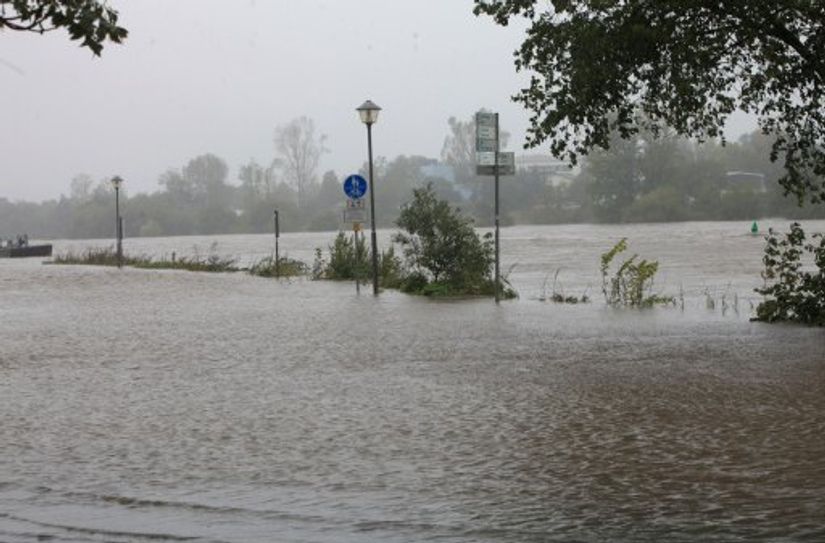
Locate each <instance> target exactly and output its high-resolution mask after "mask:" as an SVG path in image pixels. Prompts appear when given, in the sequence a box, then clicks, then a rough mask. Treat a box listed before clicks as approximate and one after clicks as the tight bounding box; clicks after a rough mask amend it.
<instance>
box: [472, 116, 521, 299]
mask: <svg viewBox="0 0 825 543" xmlns="http://www.w3.org/2000/svg"><path fill="white" fill-rule="evenodd" d="M499 143H500V139H499V126H498V113H486V112H482V111H480V112H478V113H476V173H477V174H478V175H492V176H494V177H495V228H496V234H495V241H496V263H495V270H496V271H495V279H494V281H495V284H494V285H493V288H494V289H495V295H496V303H498V302H499V300H501V273H500V269H501V268H500V261H501V258H500V249H499V246H500V244H499V197H498V184H499V183H498V180H499V176H501V175H515V173H516V164H515V155H514V154H513V153H502V152H499Z"/></svg>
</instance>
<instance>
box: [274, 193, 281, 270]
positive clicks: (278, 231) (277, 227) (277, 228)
mask: <svg viewBox="0 0 825 543" xmlns="http://www.w3.org/2000/svg"><path fill="white" fill-rule="evenodd" d="M279 237H281V226H280V225H279V224H278V210H277V209H276V210H275V277H280V276H281V268H280V265H281V264H280V263H281V259H280V258H279V256H278V238H279Z"/></svg>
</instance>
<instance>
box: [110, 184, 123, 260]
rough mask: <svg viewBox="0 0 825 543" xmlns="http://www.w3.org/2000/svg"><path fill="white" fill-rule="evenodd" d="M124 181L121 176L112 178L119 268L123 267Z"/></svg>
mask: <svg viewBox="0 0 825 543" xmlns="http://www.w3.org/2000/svg"><path fill="white" fill-rule="evenodd" d="M121 184H123V179H121V177H120V176H119V175H116V176H114V177H113V178H112V186H113V187H114V188H115V239H116V240H117V267H118V268H120V267H122V266H123V221H122V220H121V219H120V185H121Z"/></svg>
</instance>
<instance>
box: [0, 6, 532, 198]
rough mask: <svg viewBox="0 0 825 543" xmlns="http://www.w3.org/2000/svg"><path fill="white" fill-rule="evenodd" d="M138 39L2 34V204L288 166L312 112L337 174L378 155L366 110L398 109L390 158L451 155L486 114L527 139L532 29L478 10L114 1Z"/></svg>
mask: <svg viewBox="0 0 825 543" xmlns="http://www.w3.org/2000/svg"><path fill="white" fill-rule="evenodd" d="M110 5H112V6H113V7H114V8H115V9H117V10H118V11H119V12H120V17H121V24H122V25H123V26H125V27H126V28H128V29H129V33H130V34H129V38H128V40H127V41H126V42H125V43H124V44H123V45H121V46H117V45H107V46H106V48H105V49H104V51H103V54H102V57H100V58H95V57H94V56H93V55H92V54H91V52H89V51H87V50H86V49H81V48H79V47H78V46H77V44H76V43H75V42H70V41H69V40H68V38H67V36H66V34H65V32H64V31H62V30H58V31H55V32H52V33H50V34H48V35H45V36H38V35H24V34H22V33H19V32H8V31H6V32H0V96H1V97H2V99H3V103H4V107H3V113H4V115H3V118H2V119H0V150H1V151H0V159H1V160H2V168H0V197H5V198H9V199H11V200H32V201H40V200H44V199H50V198H56V197H59V195H60V194H61V193H63V194H68V192H69V183H70V180H71V178H72V177H73V176H74V175H76V174H79V173H86V174H89V175H91V176H92V177H94V178H95V179H102V178H106V177H109V176H111V175H114V174H119V175H121V176H123V177H124V178H125V180H126V183H127V184H128V187H129V191H130V192H132V193H134V192H151V191H154V190H157V189H158V184H157V179H158V176H159V175H160V174H161V173H162V172H164V171H165V170H166V169H168V168H170V167H174V168H177V167H180V166H183V165H184V164H185V163H186V162H187V161H188V160H189V159H191V158H193V157H195V156H197V155H199V154H202V153H207V152H211V153H215V154H217V155H218V156H221V157H222V158H224V159H225V160H226V161H227V162H228V164H229V166H230V179H229V182H230V183H235V182H236V181H235V178H236V175H237V168H238V167H239V166H240V165H241V164H244V163H246V162H247V161H249V160H250V159H253V158H254V159H255V160H257V161H258V162H259V163H261V164H267V163H269V162H270V161H271V160H272V159H273V158H274V156H275V152H274V145H273V142H272V140H273V135H274V130H275V127H276V126H278V125H280V124H284V123H287V122H288V121H290V120H291V119H294V118H296V117H299V116H302V115H305V116H308V117H310V118H312V119H313V120H314V121H315V124H316V128H317V130H318V131H319V132H321V133H323V134H325V135H326V136H327V138H328V139H327V147H328V148H329V150H330V152H329V153H327V154H326V155H325V156H324V159H323V162H322V166H321V171H324V170H327V169H334V170H336V171H337V172H338V174H339V175H346V174H348V173H352V172H354V171H356V170H357V169H358V167H359V166H360V165H361V164H362V163H363V161H364V160H365V158H366V130H365V128H364V126H363V125H362V124H361V123H360V122H359V120H358V117H357V114H356V112H355V108H356V107H357V106H358V105H360V104H361V103H362V102H363V101H364V100H366V99H371V100H373V101H374V102H376V103H377V104H378V105H380V106H381V107H382V108H383V111H382V113H381V117H380V118H379V121H378V124H377V125H376V126H375V128H374V131H373V136H374V144H375V154H376V155H377V156H386V157H389V158H393V157H395V156H397V155H399V154H421V155H425V156H430V157H438V156H439V154H440V151H441V146H442V144H443V141H444V137H445V136H446V134H447V130H448V127H447V118H448V117H450V116H457V117H459V118H463V119H468V118H470V117H471V116H472V114H473V113H474V112H475V111H477V110H478V109H480V108H482V107H484V108H487V109H490V110H494V111H498V112H499V113H500V114H501V123H502V128H504V129H506V130H508V131H509V132H511V134H512V136H513V137H512V140H511V141H512V143H511V148H513V147H515V148H519V147H520V146H521V142H523V139H524V132H525V127H526V125H527V118H528V115H527V113H526V112H524V111H523V110H522V109H521V107H520V106H519V105H518V104H514V103H512V102H511V100H510V96H511V95H513V94H515V93H516V92H517V90H518V89H519V88H520V84H521V83H522V82H523V81H524V80H525V79H526V76H525V75H523V74H517V73H516V72H515V69H514V67H513V62H512V59H513V51H514V50H515V49H516V48H517V47H518V45H519V43H520V42H521V39H522V38H523V31H524V27H523V26H519V25H514V26H510V27H507V28H502V27H499V26H496V25H494V24H493V23H492V21H491V20H489V19H488V18H476V17H475V16H474V15H473V14H472V5H473V4H472V1H471V0H416V1H415V2H410V1H405V2H402V1H399V0H347V1H345V0H326V1H320V0H301V1H296V0H257V1H256V0H235V1H231V2H230V1H228V0H175V1H170V0H140V1H135V0H132V1H127V0H111V1H110Z"/></svg>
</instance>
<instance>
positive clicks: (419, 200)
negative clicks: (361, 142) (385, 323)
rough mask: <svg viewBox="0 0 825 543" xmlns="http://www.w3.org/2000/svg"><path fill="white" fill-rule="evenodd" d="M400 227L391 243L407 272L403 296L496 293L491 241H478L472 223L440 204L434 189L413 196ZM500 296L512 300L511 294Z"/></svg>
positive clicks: (400, 218) (487, 235) (414, 192)
mask: <svg viewBox="0 0 825 543" xmlns="http://www.w3.org/2000/svg"><path fill="white" fill-rule="evenodd" d="M398 226H399V227H400V228H402V229H403V230H404V231H403V232H399V233H397V234H396V235H395V236H394V237H393V241H395V242H396V243H398V244H400V245H401V247H402V250H403V253H404V257H405V258H406V260H407V265H408V266H409V267H410V272H411V273H410V274H409V275H408V276H407V280H406V286H405V290H407V291H410V292H418V293H422V294H446V295H455V294H485V295H491V294H493V293H494V290H495V289H494V286H495V283H494V280H493V279H492V278H491V272H492V266H493V262H494V255H493V251H494V248H493V240H492V236H491V235H490V234H489V233H488V234H486V235H484V236H483V237H480V236H479V235H478V234H477V233H476V231H475V230H474V228H473V221H472V219H470V218H469V217H465V216H463V215H462V214H461V212H460V211H459V210H458V209H457V208H454V207H452V206H450V204H449V203H447V202H446V201H444V200H439V199H438V197H437V196H436V194H435V191H434V190H433V187H432V185H427V186H426V187H423V188H419V189H414V190H413V199H412V201H410V202H408V203H407V204H405V205H404V207H403V208H402V210H401V215H400V216H399V218H398ZM504 294H505V297H513V296H515V293H514V292H512V291H511V290H509V289H508V290H506V291H505V293H504Z"/></svg>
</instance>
